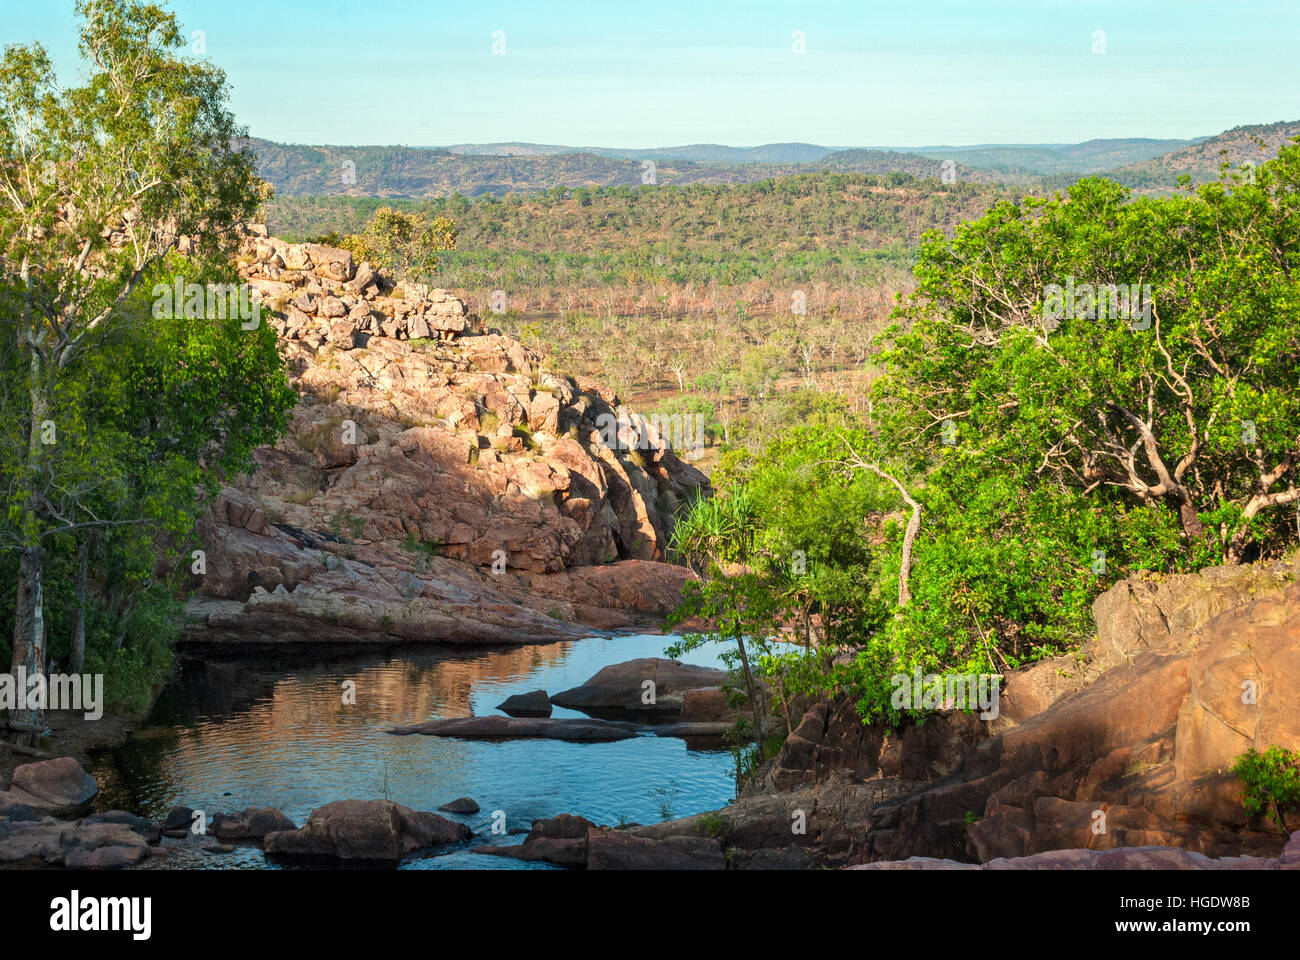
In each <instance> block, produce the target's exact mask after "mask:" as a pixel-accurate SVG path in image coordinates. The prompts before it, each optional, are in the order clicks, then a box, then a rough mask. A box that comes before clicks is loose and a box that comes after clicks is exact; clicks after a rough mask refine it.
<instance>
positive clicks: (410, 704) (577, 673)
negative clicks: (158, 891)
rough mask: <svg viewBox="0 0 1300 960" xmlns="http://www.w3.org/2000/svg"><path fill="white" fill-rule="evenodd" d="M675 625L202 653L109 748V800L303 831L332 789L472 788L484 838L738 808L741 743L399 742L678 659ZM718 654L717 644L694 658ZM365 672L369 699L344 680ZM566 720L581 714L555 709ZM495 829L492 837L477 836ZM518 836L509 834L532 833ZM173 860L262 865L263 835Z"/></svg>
mask: <svg viewBox="0 0 1300 960" xmlns="http://www.w3.org/2000/svg"><path fill="white" fill-rule="evenodd" d="M671 642H673V638H672V637H665V636H619V637H593V638H590V639H586V640H576V641H566V642H563V643H555V644H547V645H540V646H520V647H510V648H497V649H486V650H485V649H483V648H475V649H472V650H462V649H455V648H428V647H423V648H419V649H416V650H396V651H385V652H383V653H370V654H346V655H328V654H327V655H325V659H322V655H321V653H320V648H316V649H315V650H313V651H312V652H311V655H310V658H308V657H306V656H305V655H303V654H295V655H293V657H294V658H292V659H290V658H288V657H286V655H285V653H284V652H282V651H277V652H276V656H275V658H274V659H271V658H259V657H258V656H255V655H249V654H244V655H241V656H239V657H238V659H234V658H221V659H217V658H213V657H207V658H204V659H197V658H187V659H186V660H184V661H183V662H182V666H181V670H180V675H179V677H178V679H177V681H176V682H175V683H174V684H173V685H172V687H171V688H170V689H168V690H167V691H166V693H164V695H163V696H162V697H161V698H160V700H159V702H158V704H157V706H156V707H155V709H154V712H153V714H152V716H151V717H150V719H149V722H148V723H147V724H145V725H144V726H142V727H141V728H140V729H138V730H137V731H136V732H135V734H134V735H133V736H132V738H131V739H130V740H129V741H128V742H127V743H125V744H124V745H123V746H122V747H120V748H118V749H117V750H114V751H112V752H111V753H107V754H105V755H103V756H101V757H100V758H99V761H98V763H97V764H96V766H95V767H94V768H93V769H92V772H93V773H94V774H95V776H96V777H97V778H98V779H99V781H100V787H101V793H100V797H99V799H98V801H97V805H98V807H99V808H100V809H122V810H130V811H131V812H133V813H138V814H140V815H142V816H146V817H149V818H150V819H154V820H162V819H164V818H165V817H166V815H167V813H168V811H169V810H171V809H172V808H173V807H176V806H188V807H192V808H194V809H196V810H203V811H205V812H206V813H207V814H208V815H209V818H210V817H211V815H212V814H213V813H217V812H223V811H235V810H242V809H244V808H245V807H249V806H257V807H262V806H272V807H276V808H278V809H279V810H281V811H283V812H284V813H285V814H287V815H288V816H289V817H290V818H292V819H293V820H294V822H295V823H297V824H299V825H300V826H301V825H302V824H303V823H304V822H305V821H306V818H307V815H308V814H309V813H310V812H311V811H312V810H313V809H314V808H316V807H319V806H321V805H323V804H326V803H329V802H330V801H333V800H344V799H362V800H364V799H374V798H379V797H386V798H388V799H391V800H395V801H397V802H398V803H402V804H405V805H406V806H408V807H412V808H413V809H416V810H437V808H438V807H439V806H440V805H441V804H443V803H446V802H447V801H449V800H453V799H455V798H457V797H466V796H467V797H472V798H473V799H474V800H476V801H477V802H478V804H479V806H480V808H481V809H480V812H479V813H477V814H473V815H470V816H463V817H456V816H453V815H451V814H446V816H449V817H451V818H452V819H458V820H461V821H462V822H464V823H466V824H468V825H469V826H470V827H471V828H472V829H473V830H474V831H475V833H476V835H479V836H476V842H487V841H490V842H496V843H499V842H501V841H502V839H503V838H501V837H500V836H497V837H492V836H491V835H490V832H489V831H490V829H491V825H492V816H493V813H494V812H495V811H502V812H504V815H505V822H506V826H507V828H509V829H518V828H523V829H525V830H526V829H527V828H528V826H529V825H530V824H531V822H532V821H533V820H534V819H535V818H538V817H551V816H555V815H556V814H559V813H574V814H580V815H582V816H584V817H587V818H588V819H590V820H593V821H595V822H596V823H603V824H610V825H614V824H618V823H624V822H636V823H654V822H658V821H660V820H663V819H666V818H669V817H681V816H687V815H689V814H693V813H699V812H701V811H704V810H712V809H716V808H717V807H720V806H723V805H724V804H726V803H728V802H729V801H730V800H731V799H732V798H733V796H734V793H735V782H734V779H733V774H734V765H733V761H732V757H731V754H730V752H729V751H727V750H701V749H688V748H687V745H686V744H685V743H684V742H683V741H681V740H678V739H671V738H667V737H655V736H650V735H647V736H640V737H636V738H634V739H630V740H621V741H618V742H615V743H565V742H561V741H552V740H512V741H506V742H496V743H494V742H487V741H466V740H450V739H442V738H439V737H425V736H418V735H416V736H408V737H395V736H392V735H390V734H388V733H387V732H386V731H388V730H389V729H391V728H392V727H394V726H396V725H397V724H402V723H412V722H417V721H422V720H430V719H443V718H451V717H467V716H482V715H485V714H493V713H499V712H500V711H498V710H497V709H496V705H497V704H498V703H500V702H501V701H502V700H504V699H505V698H506V697H508V696H510V695H511V694H515V693H527V692H528V691H530V690H537V689H545V690H546V691H547V692H548V693H551V694H554V693H557V692H559V691H560V690H564V689H567V688H569V687H573V686H577V685H578V684H580V683H583V682H584V681H585V680H587V679H588V678H589V677H590V676H591V675H592V674H594V673H595V672H596V671H597V670H599V669H600V668H601V667H604V666H608V665H609V664H612V663H619V662H621V661H624V660H631V659H633V658H636V657H659V656H663V652H664V648H665V647H666V646H668V644H670V643H671ZM684 659H685V660H686V661H687V662H689V663H696V664H703V665H707V666H720V665H721V664H720V663H719V662H718V660H717V658H716V654H715V652H714V651H712V650H701V651H697V652H695V653H692V654H688V655H687V656H686V657H685V658H684ZM345 681H353V682H354V683H355V684H356V704H355V706H352V705H345V704H344V703H343V684H344V682H345ZM552 716H555V717H565V716H573V717H578V716H582V714H580V713H578V712H576V711H572V710H564V709H561V708H558V707H557V708H556V709H555V712H554V713H553V714H552ZM480 836H481V838H482V839H481V840H480ZM521 840H522V837H521V836H512V837H510V838H509V841H510V842H520V841H521ZM173 865H174V866H186V867H190V866H210V867H225V868H230V867H243V868H254V869H256V868H264V867H267V866H274V865H273V864H268V863H267V862H266V861H265V860H264V859H263V857H262V854H261V852H260V851H259V850H257V849H256V848H255V847H237V848H236V851H235V852H234V853H231V854H219V855H213V854H203V855H201V856H200V857H199V860H198V862H188V861H186V862H176V863H173ZM521 866H523V864H521V863H519V862H518V861H515V860H513V859H507V858H502V857H489V856H482V855H476V854H470V853H467V852H465V851H459V852H454V853H451V854H449V855H445V856H434V857H423V858H418V859H415V860H411V861H407V862H405V863H404V864H403V867H405V868H414V869H430V868H432V869H441V868H471V869H512V868H515V869H517V868H519V867H521Z"/></svg>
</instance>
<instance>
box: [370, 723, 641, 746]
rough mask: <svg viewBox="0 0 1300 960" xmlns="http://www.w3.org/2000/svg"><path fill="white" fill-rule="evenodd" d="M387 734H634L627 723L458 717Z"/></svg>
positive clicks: (582, 737) (580, 737)
mask: <svg viewBox="0 0 1300 960" xmlns="http://www.w3.org/2000/svg"><path fill="white" fill-rule="evenodd" d="M388 732H389V733H392V734H396V735H397V736H399V737H401V736H407V735H409V734H412V733H420V734H424V735H425V736H427V737H460V738H461V739H464V740H531V739H539V740H572V741H576V742H584V743H585V742H599V741H608V740H627V739H629V738H631V737H635V736H636V735H637V733H636V728H635V727H634V726H632V725H631V724H625V723H610V722H607V721H604V720H583V719H563V720H555V719H543V718H529V717H518V718H516V717H461V718H459V719H455V720H430V721H429V722H428V723H417V724H411V725H409V726H402V727H396V728H394V729H392V730H390V731H388Z"/></svg>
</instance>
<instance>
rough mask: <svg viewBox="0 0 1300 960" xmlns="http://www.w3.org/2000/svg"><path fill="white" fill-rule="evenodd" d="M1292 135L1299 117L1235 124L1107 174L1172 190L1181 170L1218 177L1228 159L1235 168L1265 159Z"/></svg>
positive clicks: (1143, 187) (1147, 188) (1139, 186)
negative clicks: (1276, 121) (1248, 162)
mask: <svg viewBox="0 0 1300 960" xmlns="http://www.w3.org/2000/svg"><path fill="white" fill-rule="evenodd" d="M1293 137H1300V120H1288V121H1283V122H1279V123H1261V124H1254V125H1250V126H1241V127H1233V128H1232V129H1231V130H1227V131H1225V132H1223V133H1221V134H1219V135H1218V136H1216V137H1210V138H1208V139H1206V140H1204V141H1201V142H1199V143H1195V144H1191V145H1189V146H1185V147H1182V148H1180V149H1178V150H1173V151H1171V152H1169V153H1166V154H1162V155H1161V156H1158V157H1152V158H1150V159H1148V160H1145V161H1142V162H1140V163H1133V164H1129V165H1126V166H1122V167H1119V168H1117V169H1111V170H1107V171H1105V176H1107V177H1110V178H1111V179H1113V180H1118V181H1119V182H1120V183H1123V184H1125V185H1127V186H1130V187H1133V188H1134V189H1135V190H1139V191H1142V192H1162V191H1167V190H1172V189H1174V187H1175V186H1176V184H1177V180H1178V177H1179V176H1181V175H1182V174H1187V175H1189V176H1190V177H1191V178H1192V180H1193V181H1194V182H1197V183H1203V182H1206V181H1209V180H1217V179H1218V177H1219V167H1220V165H1221V164H1222V163H1223V162H1224V161H1225V160H1226V161H1227V162H1228V163H1230V164H1231V165H1232V166H1233V167H1234V168H1236V167H1240V166H1241V165H1242V163H1244V162H1245V161H1247V160H1250V161H1251V162H1253V163H1255V164H1260V163H1263V162H1264V161H1265V160H1268V159H1270V158H1271V157H1274V156H1276V155H1277V151H1278V149H1279V148H1280V147H1282V146H1283V145H1285V144H1286V143H1288V142H1290V140H1291V139H1292V138H1293Z"/></svg>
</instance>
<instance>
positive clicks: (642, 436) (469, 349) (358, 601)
mask: <svg viewBox="0 0 1300 960" xmlns="http://www.w3.org/2000/svg"><path fill="white" fill-rule="evenodd" d="M241 269H242V270H243V272H244V274H245V275H246V276H247V278H248V280H249V282H250V283H252V284H254V285H256V286H257V287H258V289H259V290H261V292H262V296H263V303H264V306H265V307H266V308H269V310H270V311H271V312H270V314H269V319H268V320H267V322H268V323H269V324H270V325H272V326H273V327H274V328H275V330H276V332H277V334H278V335H279V337H280V348H281V352H282V354H283V355H284V358H285V361H286V364H287V366H288V369H289V372H290V379H291V382H292V385H293V386H294V388H295V389H296V390H297V391H298V392H299V394H300V397H301V401H300V403H299V405H298V406H297V407H296V409H295V410H294V412H293V417H292V422H291V423H290V425H289V430H288V434H287V436H286V437H284V439H283V440H281V442H279V443H278V444H277V445H276V446H275V447H268V448H262V449H259V450H258V451H257V452H256V453H255V459H256V462H257V468H256V469H255V470H254V471H253V472H252V474H251V475H250V476H247V477H244V478H240V479H239V480H238V481H237V482H236V483H235V484H234V485H233V486H231V487H227V488H226V489H224V490H223V491H222V493H221V495H220V496H219V498H218V499H217V500H216V502H215V503H214V504H213V505H212V507H211V509H210V511H209V514H208V516H207V517H206V518H205V520H204V521H203V522H202V523H201V525H200V530H199V533H200V538H201V542H202V548H203V551H204V557H203V561H202V563H200V564H198V565H197V569H198V572H196V573H195V575H194V583H193V586H194V587H195V588H196V590H197V592H198V594H199V600H198V602H196V603H195V604H194V605H193V607H192V611H191V612H192V622H191V625H190V627H189V629H188V630H187V631H186V639H189V640H197V641H215V642H239V641H240V640H241V638H242V640H243V641H244V642H292V641H294V640H295V639H298V638H301V639H311V640H313V641H316V640H319V641H324V642H332V641H336V640H340V641H341V640H348V639H350V640H353V641H355V640H358V639H378V640H384V639H387V640H391V641H392V642H410V641H425V640H432V641H439V642H465V643H476V644H477V643H491V642H529V641H551V640H557V639H566V638H570V637H574V636H581V635H585V634H587V633H589V632H590V630H591V628H593V627H594V628H596V629H602V630H605V629H608V630H617V629H627V628H634V627H639V626H644V625H645V624H647V623H651V622H655V621H657V620H658V619H660V618H662V616H663V614H665V613H667V612H668V611H670V610H672V609H673V608H674V607H675V606H676V604H677V601H678V597H679V595H680V590H681V586H682V584H683V583H684V582H685V580H686V578H687V576H688V574H687V571H686V570H685V569H684V568H681V567H678V566H673V565H670V564H667V563H665V562H664V561H666V559H667V553H666V549H667V546H666V545H667V543H668V538H669V536H670V534H671V530H672V523H673V517H674V515H675V512H676V510H677V509H678V507H679V506H680V505H681V504H682V503H683V502H685V501H686V500H687V499H689V498H691V497H694V496H696V495H698V494H699V493H701V492H704V491H706V490H707V485H708V481H707V479H706V478H705V477H704V475H703V474H701V473H700V472H699V471H697V470H695V469H694V468H693V467H691V466H690V465H689V464H687V463H685V462H683V461H682V460H680V459H678V457H677V456H676V455H675V454H674V453H673V451H672V450H671V449H670V448H669V446H668V444H667V442H666V440H665V439H664V438H663V437H661V436H660V435H659V433H658V432H657V430H656V429H655V428H654V427H653V426H651V425H648V424H639V423H638V422H636V421H635V420H632V419H629V418H627V417H626V416H624V417H622V419H621V420H620V418H619V410H618V401H617V398H616V397H615V396H614V395H613V394H612V393H611V392H609V391H607V390H602V389H601V388H600V387H598V386H597V385H596V384H594V383H592V382H590V381H587V380H585V379H582V378H572V377H565V376H561V375H559V374H557V373H554V372H552V371H551V370H549V369H548V368H547V365H546V363H545V361H544V359H543V358H542V357H541V356H540V355H539V354H537V353H536V352H534V351H532V350H530V349H529V348H527V347H525V346H524V345H523V344H521V343H520V342H519V341H517V340H514V339H511V338H508V337H504V336H500V335H498V334H496V333H491V332H483V331H482V330H481V329H480V328H479V327H478V324H477V321H476V320H475V318H473V317H471V316H469V315H468V314H467V312H466V311H465V308H464V305H463V304H462V303H461V301H460V300H458V299H457V298H455V297H454V296H453V295H451V294H449V293H447V292H446V291H440V290H429V289H427V288H423V287H419V286H413V285H407V284H401V283H393V282H392V281H390V280H389V279H388V278H386V277H384V276H383V275H382V274H381V273H380V272H379V271H376V270H375V269H374V268H373V267H372V266H370V265H369V264H364V263H363V264H360V265H356V264H354V263H353V262H352V258H351V255H350V254H349V253H347V251H343V250H336V249H333V248H329V247H322V246H320V245H313V244H285V243H284V242H282V241H280V240H277V239H275V238H267V237H252V238H250V240H249V242H248V244H247V245H246V246H245V254H244V262H243V265H242V268H241ZM214 601H228V602H227V603H225V604H224V605H221V604H217V603H215V602H214Z"/></svg>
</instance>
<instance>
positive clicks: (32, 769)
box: [7, 757, 99, 817]
mask: <svg viewBox="0 0 1300 960" xmlns="http://www.w3.org/2000/svg"><path fill="white" fill-rule="evenodd" d="M98 793H99V784H97V783H96V782H95V778H94V777H92V776H91V775H90V774H88V773H87V772H86V771H85V770H83V769H82V768H81V764H79V763H77V761H76V760H74V759H72V758H71V757H58V758H56V759H54V760H38V761H37V762H35V763H25V764H23V765H22V766H20V767H18V768H17V769H16V770H14V776H13V784H12V786H11V787H10V789H9V795H8V801H7V802H8V803H11V804H23V805H26V806H29V807H31V808H33V809H35V810H38V811H40V812H41V813H44V814H48V815H49V816H54V817H65V816H74V815H76V814H78V813H80V812H82V811H84V810H88V809H89V808H90V804H91V802H92V801H93V800H94V799H95V796H96V795H97V794H98Z"/></svg>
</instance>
